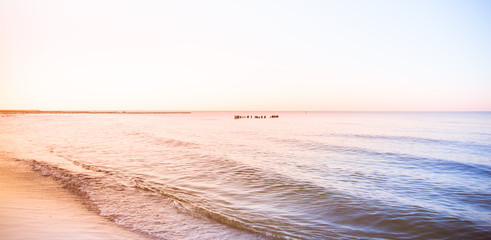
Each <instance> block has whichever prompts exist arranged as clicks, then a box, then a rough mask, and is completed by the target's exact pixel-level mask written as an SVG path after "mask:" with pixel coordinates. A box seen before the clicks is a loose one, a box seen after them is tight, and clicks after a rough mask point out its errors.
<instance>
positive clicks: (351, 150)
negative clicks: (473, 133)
mask: <svg viewBox="0 0 491 240" xmlns="http://www.w3.org/2000/svg"><path fill="white" fill-rule="evenodd" d="M368 136H369V135H367V136H365V137H368ZM372 137H373V138H378V136H370V137H369V138H372ZM274 141H277V142H280V143H286V144H289V147H290V148H295V147H296V148H300V149H299V150H301V149H307V150H322V151H327V152H329V151H330V152H336V153H342V154H353V155H357V156H358V155H364V156H371V157H376V159H377V160H393V162H391V163H395V162H396V163H397V164H400V165H405V166H406V167H415V166H418V167H420V166H427V167H432V168H436V169H438V170H441V171H450V172H455V171H458V172H459V173H465V172H467V173H469V174H472V175H474V174H479V175H483V176H491V166H489V165H485V164H480V163H471V162H457V161H453V160H449V159H439V158H429V157H423V156H417V155H412V154H405V153H397V152H383V151H376V150H372V149H369V148H362V147H355V146H341V145H333V144H326V143H321V142H317V141H304V140H298V139H274ZM428 141H431V140H428ZM435 141H439V140H435ZM474 146H480V147H482V148H488V147H487V145H474ZM489 149H491V146H489ZM486 151H488V149H486Z"/></svg>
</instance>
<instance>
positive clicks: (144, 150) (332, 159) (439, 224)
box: [0, 112, 491, 239]
mask: <svg viewBox="0 0 491 240" xmlns="http://www.w3.org/2000/svg"><path fill="white" fill-rule="evenodd" d="M272 114H275V115H279V118H241V119H234V115H241V116H253V115H261V116H270V115H272ZM0 146H1V148H0V151H1V153H2V156H4V157H8V158H10V159H11V160H12V161H13V160H20V161H28V162H30V163H31V164H32V165H33V167H34V169H35V170H39V171H41V172H42V174H43V175H48V176H51V177H53V178H55V179H58V180H59V181H61V182H63V183H64V184H65V185H67V186H70V187H71V188H72V189H75V190H76V192H77V193H78V194H80V196H81V197H84V198H87V199H89V200H90V201H91V202H93V203H94V205H95V206H96V207H97V209H98V210H97V212H98V214H100V215H101V216H104V217H107V218H109V219H111V220H113V221H114V222H116V223H117V224H119V225H121V226H123V227H126V228H129V229H132V230H134V231H138V232H143V233H146V234H148V235H150V236H153V237H156V238H162V239H269V238H277V239H489V238H491V113H489V112H464V113H462V112H459V113H456V112H434V113H432V112H424V113H416V112H409V113H407V112H379V113H374V112H271V113H270V112H192V113H191V114H19V115H4V116H3V117H2V118H0Z"/></svg>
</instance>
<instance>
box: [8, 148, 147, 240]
mask: <svg viewBox="0 0 491 240" xmlns="http://www.w3.org/2000/svg"><path fill="white" fill-rule="evenodd" d="M0 172H1V173H2V174H1V175H0V236H2V239H6V240H16V239H19V240H20V239H32V240H37V239H39V240H40V239H60V240H61V239H74V240H78V239H80V240H82V239H94V240H98V239H101V240H102V239H138V240H140V239H141V240H143V239H152V238H151V237H149V236H145V235H143V234H140V233H136V232H132V231H131V230H129V229H125V228H123V227H121V226H118V225H117V224H116V223H114V222H111V221H110V220H108V219H106V218H104V217H102V216H99V215H98V214H97V213H96V212H95V211H94V210H91V209H90V208H91V207H90V206H89V205H87V203H84V201H83V200H82V199H80V198H78V197H77V196H76V195H75V194H74V193H73V192H71V191H70V190H69V189H66V188H64V187H63V185H62V184H61V183H59V182H57V181H56V180H54V179H52V178H50V177H45V176H42V175H41V173H40V172H36V171H34V170H32V168H31V166H30V165H29V164H28V163H25V162H21V161H14V160H10V159H6V158H5V157H4V156H0Z"/></svg>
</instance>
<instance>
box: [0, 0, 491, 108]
mask: <svg viewBox="0 0 491 240" xmlns="http://www.w3.org/2000/svg"><path fill="white" fill-rule="evenodd" d="M0 109H41V110H302V111H304V110H309V111H313V110H328V111H329V110H331V111H353V110H363V111H380V110H388V111H391V110H396V111H432V110H437V111H449V110H467V111H475V110H487V111H489V110H491V1H471V0H462V1H431V0H424V1H414V0H411V1H341V0H340V1H266V0H265V1H250V0H247V1H157V0H156V1H150V0H147V1H144V0H142V1H123V0H115V1H107V0H96V1H87V0H84V1H66V0H46V1H41V0H40V1H30V0H11V1H9V0H0Z"/></svg>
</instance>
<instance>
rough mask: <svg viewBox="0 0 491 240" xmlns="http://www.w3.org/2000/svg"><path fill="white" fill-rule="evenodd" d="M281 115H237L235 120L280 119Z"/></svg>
mask: <svg viewBox="0 0 491 240" xmlns="http://www.w3.org/2000/svg"><path fill="white" fill-rule="evenodd" d="M279 117H280V116H279V115H270V116H269V117H268V116H266V115H245V116H243V115H235V116H234V119H241V118H251V119H252V118H263V119H264V118H279Z"/></svg>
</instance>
